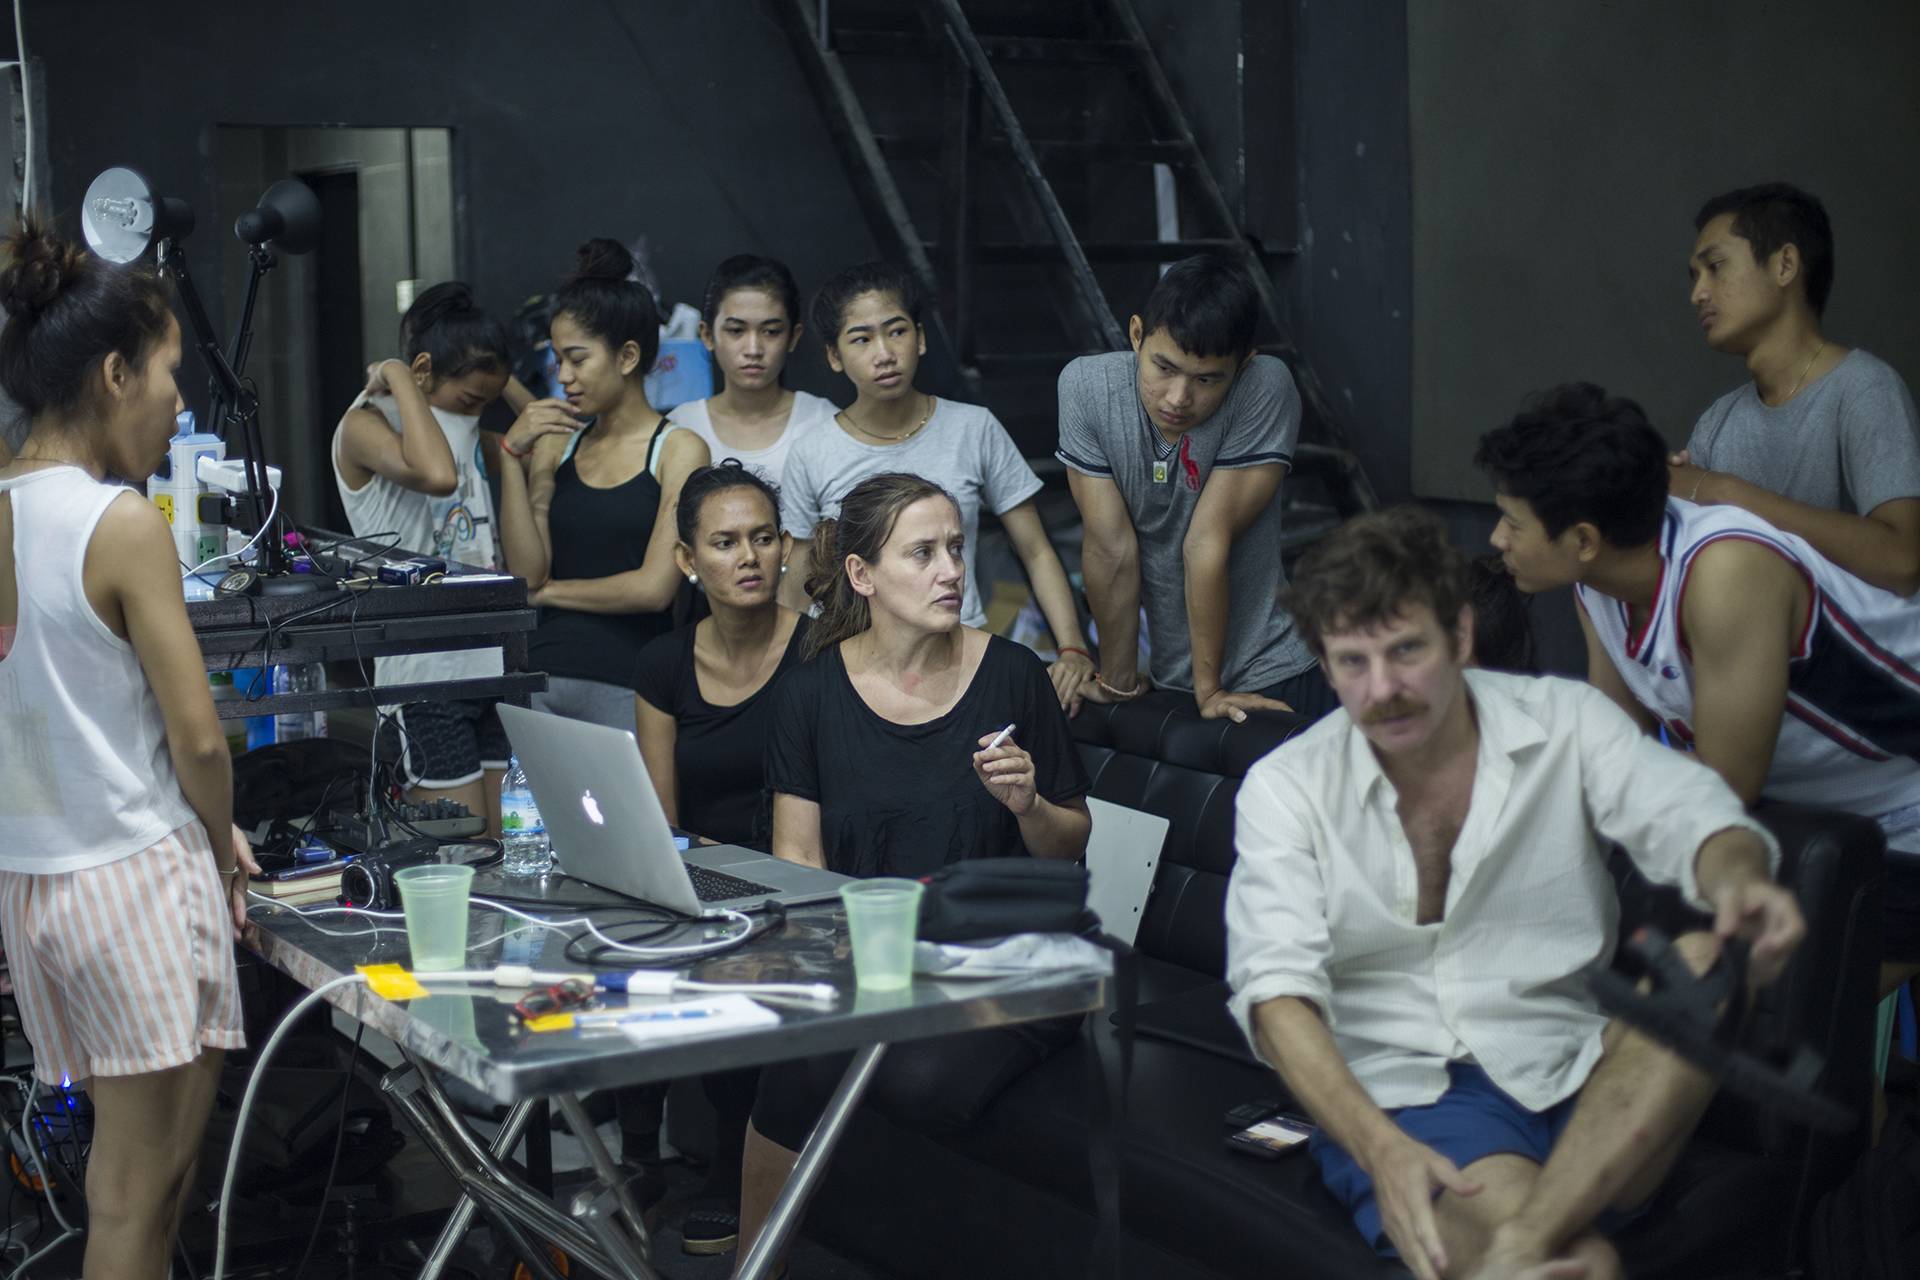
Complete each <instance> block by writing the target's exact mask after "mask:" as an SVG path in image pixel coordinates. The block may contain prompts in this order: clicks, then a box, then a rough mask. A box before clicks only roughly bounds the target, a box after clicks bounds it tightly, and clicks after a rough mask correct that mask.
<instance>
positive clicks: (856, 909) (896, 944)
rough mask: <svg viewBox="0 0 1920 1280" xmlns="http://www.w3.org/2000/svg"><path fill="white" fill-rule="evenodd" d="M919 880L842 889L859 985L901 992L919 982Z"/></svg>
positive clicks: (881, 879)
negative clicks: (915, 946) (916, 971)
mask: <svg viewBox="0 0 1920 1280" xmlns="http://www.w3.org/2000/svg"><path fill="white" fill-rule="evenodd" d="M924 888H925V886H924V885H922V884H921V883H920V882H919V881H918V880H901V879H896V878H894V877H892V876H878V877H876V878H874V879H872V880H860V881H856V882H855V883H853V884H849V885H842V886H841V887H840V901H842V902H843V903H845V904H846V907H847V936H848V937H849V938H850V939H851V940H852V942H853V980H854V985H855V986H857V987H859V988H861V989H862V990H866V991H899V990H901V989H902V988H904V987H907V986H910V985H911V984H912V982H913V940H914V937H915V936H916V935H917V934H918V933H919V932H920V894H921V892H922V891H923V890H924Z"/></svg>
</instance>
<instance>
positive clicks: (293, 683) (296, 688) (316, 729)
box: [273, 662, 327, 742]
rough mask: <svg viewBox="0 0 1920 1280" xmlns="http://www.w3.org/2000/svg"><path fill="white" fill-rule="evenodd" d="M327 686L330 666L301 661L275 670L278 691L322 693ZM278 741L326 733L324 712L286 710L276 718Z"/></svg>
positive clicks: (275, 734) (322, 736) (321, 735)
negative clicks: (327, 667)
mask: <svg viewBox="0 0 1920 1280" xmlns="http://www.w3.org/2000/svg"><path fill="white" fill-rule="evenodd" d="M326 687H327V669H326V668H325V667H323V666H321V665H320V664H319V663H317V662H300V663H295V664H293V665H291V666H277V667H275V668H274V669H273V691H274V692H275V693H319V692H320V691H321V690H323V689H325V688H326ZM273 736H274V740H275V741H276V742H295V741H298V740H299V739H301V738H324V737H326V736H327V713H326V712H324V711H283V712H280V713H279V714H278V715H276V716H274V718H273Z"/></svg>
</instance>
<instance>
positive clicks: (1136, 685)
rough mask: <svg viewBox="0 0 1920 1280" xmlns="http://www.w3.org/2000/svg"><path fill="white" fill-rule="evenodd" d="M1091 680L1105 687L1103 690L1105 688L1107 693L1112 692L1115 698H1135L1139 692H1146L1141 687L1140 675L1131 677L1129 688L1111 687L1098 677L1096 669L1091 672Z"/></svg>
mask: <svg viewBox="0 0 1920 1280" xmlns="http://www.w3.org/2000/svg"><path fill="white" fill-rule="evenodd" d="M1093 682H1094V683H1095V684H1097V685H1099V686H1100V687H1101V688H1102V689H1105V690H1106V691H1107V692H1108V693H1110V694H1112V695H1113V696H1114V697H1116V698H1121V699H1133V698H1137V697H1139V696H1140V695H1141V694H1143V693H1145V692H1146V690H1145V689H1143V688H1142V687H1141V686H1140V677H1139V676H1135V677H1134V678H1133V688H1131V689H1116V688H1114V687H1113V686H1112V685H1110V684H1108V683H1107V682H1106V681H1105V680H1103V679H1101V678H1100V673H1099V672H1097V671H1096V672H1094V674H1093Z"/></svg>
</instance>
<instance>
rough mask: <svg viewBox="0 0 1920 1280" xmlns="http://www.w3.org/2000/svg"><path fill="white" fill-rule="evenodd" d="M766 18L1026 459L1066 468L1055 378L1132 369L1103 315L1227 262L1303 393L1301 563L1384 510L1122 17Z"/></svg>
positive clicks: (871, 2)
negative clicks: (1161, 285)
mask: <svg viewBox="0 0 1920 1280" xmlns="http://www.w3.org/2000/svg"><path fill="white" fill-rule="evenodd" d="M773 3H774V5H775V7H776V9H777V10H778V11H779V13H780V15H781V18H782V21H783V22H784V23H785V24H786V27H787V29H788V32H789V35H790V37H791V39H792V42H793V44H794V46H795V48H796V50H797V51H798V54H799V57H800V60H801V64H802V66H803V68H804V69H805V72H806V74H807V76H808V79H809V81H810V83H811V84H812V86H813V88H814V91H815V93H816V95H817V96H818V97H819V99H820V101H821V103H822V105H823V106H824V108H825V110H826V114H827V118H828V120H829V122H830V124H831V127H832V128H833V131H834V136H835V141H836V143H837V144H838V147H839V149H840V151H841V154H842V156H843V158H844V160H845V163H846V166H847V171H848V174H849V176H850V178H851V179H852V182H853V185H854V187H855V190H856V192H857V194H858V196H859V199H860V202H861V205H862V208H863V210H864V211H865V213H866V216H867V220H868V222H869V224H870V226H871V229H872V231H873V234H874V237H875V239H876V240H877V241H878V242H879V243H880V245H881V249H882V252H883V253H884V254H885V255H886V256H888V257H890V258H893V259H895V260H896V261H899V262H901V263H902V264H904V265H905V266H906V267H907V268H908V269H909V270H911V271H912V272H913V273H914V274H915V275H916V276H917V277H918V278H919V280H920V281H921V283H922V286H923V287H924V288H925V289H926V290H927V292H928V294H929V296H930V297H934V298H938V299H939V302H940V305H939V308H938V310H937V313H936V314H934V315H932V316H931V317H930V326H931V328H932V330H933V334H932V343H931V344H930V345H931V346H932V347H933V348H943V349H944V351H945V352H946V353H947V354H948V355H949V357H950V359H951V360H952V361H953V364H954V368H953V369H952V370H951V372H952V374H953V376H954V377H955V378H956V379H957V380H958V382H959V384H960V390H961V392H962V393H963V394H965V395H966V396H968V397H969V398H972V399H976V400H979V401H982V402H985V403H987V404H989V405H990V406H991V407H992V408H993V409H994V411H995V412H996V413H997V414H998V415H999V416H1000V417H1001V418H1002V420H1003V421H1005V422H1006V423H1007V425H1008V427H1009V429H1010V430H1011V431H1012V432H1013V434H1014V437H1015V439H1016V440H1017V441H1019V442H1020V444H1021V446H1022V448H1023V450H1024V451H1025V452H1027V453H1028V454H1030V455H1036V456H1047V455H1051V453H1052V451H1053V443H1054V434H1055V424H1054V415H1055V403H1054V389H1053V380H1054V378H1055V377H1056V376H1057V375H1058V373H1059V370H1060V368H1061V367H1062V366H1063V365H1064V364H1065V363H1066V362H1067V361H1068V360H1071V359H1072V358H1073V357H1075V356H1078V355H1082V354H1085V353H1087V352H1092V351H1106V350H1117V349H1121V348H1123V347H1125V345H1126V333H1125V329H1124V328H1123V326H1122V323H1121V320H1120V318H1119V317H1118V316H1117V315H1116V313H1115V311H1114V308H1113V305H1112V303H1111V302H1110V301H1109V298H1110V297H1111V296H1119V297H1123V298H1125V299H1127V300H1129V301H1133V300H1144V298H1145V297H1146V294H1147V292H1148V291H1149V290H1150V289H1151V288H1152V284H1153V281H1154V279H1155V278H1156V277H1157V273H1158V270H1159V268H1160V265H1161V264H1164V263H1167V262H1172V261H1176V260H1178V259H1180V258H1184V257H1187V256H1189V255H1191V254H1194V253H1199V252H1202V251H1205V250H1216V251H1220V252H1225V253H1228V254H1232V255H1234V256H1236V257H1238V258H1239V259H1240V260H1241V262H1242V263H1243V264H1244V265H1245V266H1246V268H1247V269H1248V273H1249V274H1250V275H1251V277H1252V278H1253V280H1254V281H1255V283H1256V285H1257V287H1258V288H1259V291H1260V297H1261V306H1262V311H1263V321H1262V330H1261V334H1260V340H1259V345H1260V349H1261V350H1263V351H1266V352H1269V353H1271V354H1274V355H1278V356H1280V357H1281V358H1282V359H1284V360H1286V362H1287V364H1288V365H1289V366H1290V367H1291V369H1292V370H1293V374H1294V380H1295V382H1296V383H1297V384H1298V386H1299V388H1300V394H1301V399H1302V402H1303V410H1304V419H1303V422H1302V426H1301V441H1300V444H1299V446H1298V447H1297V449H1296V453H1295V460H1294V469H1293V474H1292V475H1291V476H1290V478H1289V482H1288V484H1287V485H1286V486H1285V487H1284V488H1283V490H1282V493H1283V494H1284V495H1285V499H1284V500H1285V501H1286V502H1287V504H1288V507H1289V509H1290V513H1291V518H1290V519H1289V520H1288V522H1287V523H1288V528H1289V542H1291V543H1294V544H1296V545H1304V544H1305V543H1307V542H1309V541H1311V540H1312V539H1313V538H1315V537H1317V536H1318V535H1319V534H1320V533H1321V532H1323V531H1324V530H1325V529H1326V528H1327V527H1329V526H1330V525H1331V524H1332V523H1334V522H1336V521H1337V520H1338V519H1339V518H1341V517H1343V516H1345V515H1349V514H1352V513H1353V512H1356V511H1361V510H1367V509H1370V508H1372V507H1373V506H1374V504H1375V499H1374V494H1373V488H1372V486H1371V484H1370V483H1369V482H1368V480H1367V477H1366V475H1365V473H1364V471H1363V470H1362V469H1361V467H1360V465H1359V463H1358V461H1357V459H1356V458H1355V457H1354V455H1353V453H1352V452H1351V450H1349V449H1348V448H1347V445H1346V440H1345V435H1344V432H1343V430H1342V427H1341V424H1340V422H1339V420H1338V419H1337V418H1336V416H1335V415H1334V413H1333V412H1332V409H1331V406H1330V404H1329V402H1328V400H1327V398H1326V396H1325V394H1324V393H1323V391H1322V390H1321V387H1320V385H1319V382H1318V381H1317V379H1315V378H1314V376H1313V372H1312V370H1311V369H1310V368H1309V367H1308V366H1307V365H1306V363H1305V361H1304V360H1302V359H1301V357H1300V354H1299V352H1298V350H1297V349H1296V348H1295V347H1294V345H1293V343H1292V342H1291V340H1290V338H1289V336H1288V335H1287V333H1286V331H1285V328H1284V326H1283V324H1282V322H1281V314H1282V313H1281V309H1280V306H1279V300H1278V298H1277V297H1276V295H1275V292H1274V286H1273V277H1272V274H1271V271H1270V266H1269V263H1268V261H1266V260H1265V259H1264V258H1263V257H1262V256H1261V253H1260V252H1259V251H1258V248H1257V246H1256V245H1255V243H1254V242H1253V241H1252V240H1251V239H1250V238H1249V237H1248V236H1246V235H1245V234H1243V233H1242V231H1241V229H1240V228H1239V227H1238V225H1237V224H1236V219H1235V217H1234V215H1233V213H1232V210H1231V207H1230V206H1229V204H1228V202H1227V199H1226V197H1225V196H1224V195H1223V193H1222V191H1221V188H1220V185H1219V183H1218V182H1217V181H1216V180H1215V178H1214V175H1213V172H1212V170H1211V168H1210V167H1209V165H1208V163H1207V161H1206V159H1205V157H1204V156H1203V154H1202V152H1201V149H1200V146H1199V143H1198V142H1197V140H1196V139H1195V137H1194V134H1193V131H1192V128H1191V127H1190V125H1189V124H1188V121H1187V118H1186V114H1185V112H1184V111H1183V110H1182V109H1181V106H1180V104H1179V102H1178V100H1177V99H1176V98H1175V97H1174V93H1173V89H1172V87H1171V85H1170V84H1169V83H1168V80H1167V77H1166V75H1165V73H1164V72H1163V70H1162V69H1161V66H1160V63H1159V61H1158V59H1157V58H1156V57H1155V55H1154V52H1153V49H1152V47H1151V45H1150V43H1149V41H1148V39H1147V35H1146V33H1145V31H1144V30H1143V29H1142V27H1141V25H1140V22H1139V20H1138V18H1137V17H1136V16H1135V14H1134V12H1133V10H1132V8H1131V6H1130V5H1129V4H1128V2H1127V0H1078V2H1072V0H1069V2H1066V3H1047V4H1031V3H1026V4H1019V3H1012V2H1011V0H999V2H998V3H994V2H993V0H973V2H972V3H971V4H969V5H968V6H965V7H963V5H962V3H961V0H773ZM969 9H971V10H972V11H973V15H974V16H972V17H970V16H969ZM1016 97H1018V98H1020V99H1021V106H1020V107H1019V108H1016V106H1015V98H1016ZM1187 215H1191V217H1188V216H1187ZM1187 220H1191V221H1196V222H1198V223H1201V224H1203V225H1204V226H1205V228H1206V231H1205V234H1201V235H1193V234H1187V233H1186V232H1185V231H1184V228H1183V227H1182V226H1180V225H1179V224H1180V223H1182V222H1183V221H1187ZM926 228H932V229H933V230H934V234H933V235H932V236H929V235H927V234H926V233H925V229H926ZM930 372H933V373H934V376H935V377H937V376H938V372H937V369H936V370H934V371H930Z"/></svg>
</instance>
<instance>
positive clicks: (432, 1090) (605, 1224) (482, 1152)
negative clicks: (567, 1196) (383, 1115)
mask: <svg viewBox="0 0 1920 1280" xmlns="http://www.w3.org/2000/svg"><path fill="white" fill-rule="evenodd" d="M381 1087H382V1089H383V1091H385V1092H386V1093H387V1094H388V1096H389V1097H390V1098H391V1099H392V1100H393V1103H394V1105H395V1106H396V1107H397V1108H398V1109H399V1111H400V1113H401V1115H402V1116H403V1117H405V1119H406V1120H407V1122H408V1123H409V1124H410V1125H412V1127H413V1128H414V1130H415V1131H416V1132H417V1133H418V1134H419V1136H420V1139H421V1141H422V1142H423V1143H425V1145H426V1147H427V1149H428V1150H429V1151H430V1152H431V1153H432V1154H433V1155H434V1156H435V1157H436V1158H437V1159H439V1160H440V1162H441V1164H442V1165H443V1166H444V1167H445V1168H446V1169H447V1171H448V1172H449V1173H451V1174H452V1175H453V1176H454V1179H455V1181H456V1183H457V1185H458V1186H459V1188H460V1193H461V1200H460V1202H459V1204H457V1205H456V1206H455V1208H454V1212H453V1215H452V1216H450V1217H449V1219H448V1222H447V1226H446V1227H445V1228H444V1229H443V1230H442V1232H441V1235H440V1238H439V1239H438V1240H437V1241H436V1242H435V1244H434V1248H433V1251H432V1253H431V1255H430V1256H429V1258H428V1261H427V1264H426V1266H425V1267H424V1268H423V1270H422V1271H421V1272H420V1276H421V1280H438V1278H439V1276H440V1275H441V1273H442V1272H443V1271H444V1269H445V1267H446V1264H447V1261H448V1259H449V1258H450V1257H451V1256H452V1253H453V1250H454V1248H455V1247H456V1246H457V1245H458V1243H459V1241H460V1239H461V1237H462V1236H464V1235H465V1234H466V1232H467V1230H468V1229H470V1227H471V1225H472V1222H473V1215H474V1213H475V1212H479V1213H483V1214H486V1215H487V1218H488V1221H489V1223H490V1224H491V1225H492V1226H493V1228H494V1229H495V1230H496V1231H497V1232H500V1233H501V1234H502V1238H503V1239H504V1240H506V1241H508V1242H509V1244H510V1245H511V1246H512V1247H513V1248H514V1250H515V1251H516V1252H517V1253H519V1254H520V1255H521V1256H522V1258H524V1259H525V1260H526V1261H527V1262H528V1264H529V1265H530V1266H532V1267H533V1269H534V1271H535V1274H536V1275H538V1276H540V1277H541V1280H560V1278H559V1276H558V1275H557V1273H555V1272H554V1271H553V1269H552V1268H551V1267H550V1266H548V1265H547V1261H546V1258H545V1256H544V1254H542V1253H540V1252H539V1250H540V1246H541V1244H542V1243H548V1244H553V1245H557V1246H558V1247H560V1248H561V1249H563V1250H565V1251H566V1253H567V1254H568V1255H569V1256H570V1257H572V1258H573V1259H574V1261H575V1262H576V1263H577V1264H580V1265H583V1266H585V1267H587V1268H588V1269H590V1270H591V1271H593V1272H594V1273H595V1274H598V1275H603V1276H607V1277H609V1278H610V1280H658V1273H656V1272H655V1271H654V1270H653V1268H652V1267H651V1265H650V1264H649V1262H648V1260H647V1259H646V1257H645V1249H646V1237H645V1236H644V1235H641V1236H640V1237H639V1242H638V1244H637V1245H636V1244H635V1243H634V1242H633V1241H632V1240H630V1239H624V1238H618V1237H616V1239H615V1240H614V1241H612V1242H610V1243H609V1242H607V1241H605V1240H604V1239H603V1233H604V1232H606V1231H609V1230H610V1231H615V1232H620V1233H621V1234H622V1235H624V1231H623V1226H624V1224H623V1223H619V1222H616V1221H615V1219H616V1218H624V1216H625V1215H624V1214H618V1213H616V1212H614V1211H613V1207H614V1205H615V1204H617V1201H615V1200H614V1198H613V1192H612V1190H611V1189H610V1188H609V1189H608V1190H607V1191H606V1193H605V1197H604V1199H605V1203H606V1205H607V1211H605V1212H603V1213H602V1214H600V1215H598V1216H597V1217H584V1216H583V1217H574V1216H570V1215H569V1214H567V1213H566V1212H565V1211H563V1210H562V1209H561V1208H560V1207H559V1206H557V1205H555V1204H554V1203H553V1202H552V1200H551V1199H549V1198H548V1196H547V1195H545V1194H542V1193H540V1192H538V1191H536V1190H535V1189H534V1188H532V1187H530V1186H528V1185H527V1184H526V1183H525V1181H524V1180H522V1179H521V1178H520V1177H519V1175H517V1174H516V1173H514V1172H513V1171H512V1170H510V1169H508V1168H506V1167H505V1166H504V1165H503V1164H502V1163H501V1160H502V1159H503V1158H504V1157H506V1156H508V1155H509V1154H510V1153H511V1152H512V1150H513V1148H514V1145H515V1144H516V1142H518V1141H519V1140H520V1138H521V1137H522V1136H523V1135H524V1137H525V1138H526V1140H527V1141H528V1142H529V1144H531V1142H532V1139H533V1136H534V1130H533V1128H531V1127H530V1126H532V1125H534V1124H538V1123H541V1122H542V1118H543V1117H544V1116H545V1114H546V1100H545V1099H535V1100H530V1101H528V1102H524V1103H521V1104H519V1105H518V1106H516V1107H515V1108H514V1109H513V1110H512V1111H511V1112H510V1113H509V1114H508V1119H507V1125H506V1127H504V1128H503V1129H502V1130H501V1132H500V1134H499V1136H498V1137H496V1138H495V1140H494V1143H493V1145H492V1147H491V1148H488V1147H484V1146H482V1145H481V1144H480V1142H479V1141H478V1135H476V1134H475V1133H474V1132H473V1130H472V1129H471V1127H470V1126H469V1125H468V1124H467V1122H466V1121H465V1119H464V1118H463V1117H462V1116H461V1115H460V1114H459V1112H458V1110H457V1109H456V1108H455V1107H454V1106H453V1104H452V1103H451V1102H450V1101H449V1100H448V1099H447V1097H446V1095H445V1094H444V1093H443V1092H442V1091H441V1089H440V1087H439V1085H438V1084H437V1083H436V1082H435V1080H434V1078H433V1073H432V1071H431V1070H430V1069H428V1068H426V1067H424V1066H423V1065H421V1064H420V1063H418V1062H413V1061H411V1060H409V1062H408V1065H407V1066H406V1067H403V1068H401V1069H400V1070H397V1071H393V1072H389V1073H388V1075H387V1078H386V1079H385V1080H383V1081H382V1082H381ZM568 1101H569V1102H572V1101H573V1100H572V1099H568ZM576 1105H577V1104H576ZM582 1123H584V1120H583V1121H582ZM588 1134H589V1140H588V1142H587V1145H588V1148H589V1152H590V1153H591V1152H592V1150H593V1148H595V1147H598V1149H599V1154H600V1156H601V1157H602V1158H603V1160H602V1161H596V1170H597V1171H600V1172H601V1173H603V1174H604V1172H605V1171H604V1170H600V1169H599V1166H600V1165H601V1164H602V1163H608V1164H610V1163H611V1157H609V1156H607V1154H606V1148H605V1145H604V1144H601V1143H599V1142H598V1141H597V1139H598V1135H597V1134H593V1132H592V1130H591V1129H588ZM615 1185H616V1186H617V1185H618V1184H617V1183H616V1184H615ZM634 1216H635V1217H636V1218H637V1217H638V1215H637V1214H635V1215H634Z"/></svg>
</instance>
